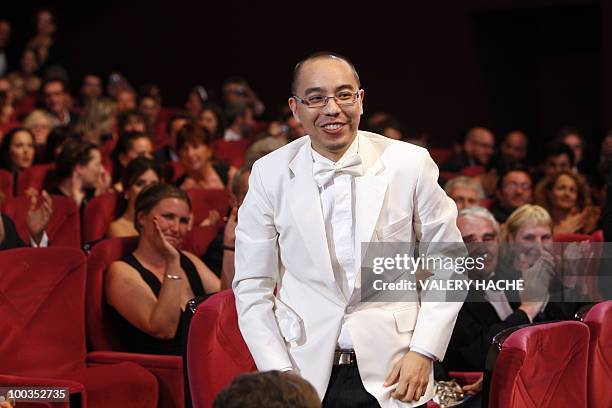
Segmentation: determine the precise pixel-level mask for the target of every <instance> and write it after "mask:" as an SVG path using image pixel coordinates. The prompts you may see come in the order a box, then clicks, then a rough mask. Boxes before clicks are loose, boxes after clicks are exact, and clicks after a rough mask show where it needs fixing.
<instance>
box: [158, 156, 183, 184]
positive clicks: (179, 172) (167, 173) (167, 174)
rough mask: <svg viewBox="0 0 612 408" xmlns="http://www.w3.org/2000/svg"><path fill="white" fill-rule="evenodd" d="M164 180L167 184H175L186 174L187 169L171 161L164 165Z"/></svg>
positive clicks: (177, 162)
mask: <svg viewBox="0 0 612 408" xmlns="http://www.w3.org/2000/svg"><path fill="white" fill-rule="evenodd" d="M163 171H164V180H166V183H171V184H174V183H176V181H177V180H178V179H180V178H181V177H182V176H183V174H185V169H183V165H182V164H181V162H179V161H169V162H167V163H166V164H165V165H164V169H163Z"/></svg>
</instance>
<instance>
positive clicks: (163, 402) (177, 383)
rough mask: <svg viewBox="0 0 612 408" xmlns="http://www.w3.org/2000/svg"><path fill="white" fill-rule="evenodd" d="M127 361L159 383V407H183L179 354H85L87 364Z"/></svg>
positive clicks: (104, 352)
mask: <svg viewBox="0 0 612 408" xmlns="http://www.w3.org/2000/svg"><path fill="white" fill-rule="evenodd" d="M124 361H129V362H132V363H136V364H139V365H141V366H142V367H144V368H146V369H147V370H149V371H150V372H151V373H152V374H153V375H154V376H155V377H156V378H157V382H158V383H159V407H183V406H184V404H185V380H184V377H183V359H182V358H181V357H179V356H161V355H156V354H136V353H120V352H116V351H94V352H91V353H88V354H87V364H88V365H104V364H116V363H122V362H124Z"/></svg>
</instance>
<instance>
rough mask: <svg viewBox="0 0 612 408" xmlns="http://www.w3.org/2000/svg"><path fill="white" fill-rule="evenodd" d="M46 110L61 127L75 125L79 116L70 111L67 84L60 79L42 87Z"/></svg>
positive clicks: (47, 82) (48, 82) (49, 81)
mask: <svg viewBox="0 0 612 408" xmlns="http://www.w3.org/2000/svg"><path fill="white" fill-rule="evenodd" d="M42 92H43V96H44V102H45V108H46V109H47V111H48V112H49V113H50V114H51V115H52V116H53V117H54V118H56V119H57V121H58V122H59V124H60V125H69V126H73V125H75V124H76V123H77V122H78V120H79V115H78V114H77V113H75V112H71V111H70V109H69V108H70V97H69V95H68V92H67V90H66V84H65V82H64V81H62V80H60V79H50V80H48V81H46V82H45V83H44V84H43V85H42Z"/></svg>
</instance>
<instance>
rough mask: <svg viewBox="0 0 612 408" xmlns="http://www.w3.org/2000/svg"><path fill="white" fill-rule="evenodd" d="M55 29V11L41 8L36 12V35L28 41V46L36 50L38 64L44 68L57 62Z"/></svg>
mask: <svg viewBox="0 0 612 408" xmlns="http://www.w3.org/2000/svg"><path fill="white" fill-rule="evenodd" d="M55 30H56V26H55V18H54V16H53V13H51V11H50V10H48V9H42V10H39V11H38V13H37V14H36V35H35V36H34V38H32V39H31V40H30V41H29V42H28V44H27V45H26V47H27V48H28V49H30V50H32V51H34V54H35V55H36V59H37V60H38V64H39V65H40V66H41V67H43V68H44V67H46V66H50V65H51V64H53V63H54V62H56V61H55V55H54V52H53V51H54V48H55V39H54V38H53V36H54V34H55Z"/></svg>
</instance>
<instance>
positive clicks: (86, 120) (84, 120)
mask: <svg viewBox="0 0 612 408" xmlns="http://www.w3.org/2000/svg"><path fill="white" fill-rule="evenodd" d="M115 121H116V109H115V104H114V102H113V101H112V100H110V99H108V98H102V99H93V100H90V101H89V102H88V103H87V105H85V109H83V113H82V114H81V118H80V120H79V123H78V124H77V126H76V131H77V132H78V133H80V134H82V135H83V141H87V142H90V143H93V144H95V145H98V146H102V145H103V144H104V142H106V141H107V140H108V139H116V137H115V135H114V132H113V129H114V126H115Z"/></svg>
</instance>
